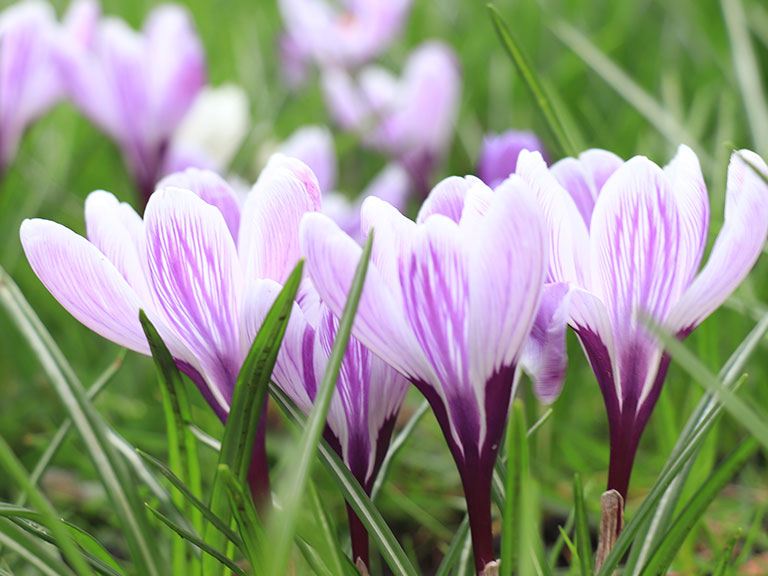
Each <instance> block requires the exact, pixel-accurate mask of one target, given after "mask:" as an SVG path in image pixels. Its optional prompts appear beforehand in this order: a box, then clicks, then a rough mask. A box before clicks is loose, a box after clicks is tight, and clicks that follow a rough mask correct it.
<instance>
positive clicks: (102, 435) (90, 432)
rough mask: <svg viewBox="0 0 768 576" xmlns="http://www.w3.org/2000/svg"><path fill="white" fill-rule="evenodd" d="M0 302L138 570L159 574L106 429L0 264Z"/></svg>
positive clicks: (131, 487) (133, 490)
mask: <svg viewBox="0 0 768 576" xmlns="http://www.w3.org/2000/svg"><path fill="white" fill-rule="evenodd" d="M0 305H2V307H3V308H4V309H5V311H6V312H7V313H8V315H9V316H10V318H11V320H12V322H13V323H14V324H15V325H16V327H17V329H18V330H19V331H20V332H21V334H22V335H23V336H24V338H25V339H26V341H27V343H28V344H29V346H30V347H31V348H32V350H33V352H34V353H35V354H36V356H37V358H38V360H39V361H40V364H41V366H42V368H43V370H44V371H45V373H46V375H47V376H48V378H49V380H50V381H51V384H52V385H53V387H54V389H55V390H56V392H57V394H58V395H59V397H60V399H61V401H62V403H63V404H64V406H65V407H66V409H67V411H68V412H69V416H70V418H71V419H72V422H73V423H74V424H75V427H76V428H77V430H78V432H79V434H80V436H81V438H82V440H83V442H84V443H85V447H86V449H87V452H88V455H89V457H90V459H91V461H92V462H93V465H94V467H95V468H96V471H97V473H98V476H99V479H100V480H101V482H102V485H103V486H104V489H105V491H106V493H107V495H108V496H109V499H110V501H111V503H112V508H113V509H114V511H115V514H116V515H117V519H118V521H119V522H120V525H121V527H122V534H123V535H124V537H125V539H126V542H127V544H128V548H129V549H130V552H131V557H132V558H133V561H134V563H135V564H136V568H137V571H138V572H141V573H142V574H146V575H147V576H160V574H161V572H160V569H159V567H158V563H157V560H156V553H155V550H154V540H153V538H152V536H151V531H150V529H149V523H148V519H147V516H146V514H145V513H144V511H143V509H142V507H141V501H140V500H139V498H138V494H137V493H136V486H135V484H134V482H133V480H132V479H131V477H130V475H129V474H128V472H127V471H126V470H125V467H124V464H123V462H122V460H120V458H119V456H118V455H117V452H116V450H115V448H114V447H113V446H112V443H111V442H110V439H109V432H108V431H109V427H108V426H107V424H106V423H105V422H104V420H103V419H102V418H101V416H100V415H99V414H98V412H96V410H95V408H94V407H93V405H92V404H91V402H90V401H89V400H88V398H87V396H86V393H85V390H84V389H83V385H82V384H81V383H80V381H79V380H78V379H77V377H76V376H75V374H74V371H73V370H72V368H71V367H70V366H69V363H68V362H67V361H66V359H65V358H64V355H63V354H62V353H61V351H60V350H59V348H58V346H57V345H56V343H55V341H54V340H53V338H52V337H51V335H50V334H49V333H48V331H47V330H46V329H45V327H44V326H43V324H42V322H41V321H40V319H39V318H38V317H37V315H36V314H35V312H34V311H33V310H32V308H31V307H30V306H29V303H28V302H27V301H26V299H25V298H24V296H23V295H22V294H21V292H20V291H19V289H18V287H17V286H16V284H15V283H14V282H13V280H12V279H11V278H10V276H8V274H7V273H6V272H5V270H4V269H2V268H0Z"/></svg>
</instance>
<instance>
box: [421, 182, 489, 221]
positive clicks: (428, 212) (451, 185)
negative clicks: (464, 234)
mask: <svg viewBox="0 0 768 576" xmlns="http://www.w3.org/2000/svg"><path fill="white" fill-rule="evenodd" d="M478 182H479V180H478V179H477V178H475V177H474V176H467V177H466V178H460V177H458V176H449V177H448V178H446V179H445V180H443V181H441V182H439V183H438V184H437V186H435V187H434V188H433V189H432V191H431V192H430V193H429V196H427V198H426V200H424V203H423V204H422V205H421V209H420V210H419V215H418V217H417V218H416V222H417V223H419V224H421V223H423V222H425V221H426V220H427V218H429V217H430V216H432V215H433V214H442V215H443V216H446V217H448V218H450V219H451V220H453V221H454V222H456V223H458V222H459V220H461V214H462V212H464V200H465V199H466V197H467V192H468V191H469V189H470V188H472V187H473V186H475V185H476V184H477V183H478Z"/></svg>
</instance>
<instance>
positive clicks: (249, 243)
mask: <svg viewBox="0 0 768 576" xmlns="http://www.w3.org/2000/svg"><path fill="white" fill-rule="evenodd" d="M319 209H320V190H319V187H318V184H317V180H316V179H315V177H314V175H313V174H312V171H311V170H310V169H309V168H308V167H307V166H306V165H304V164H303V163H301V162H299V161H298V160H295V159H293V158H286V157H282V156H279V155H276V156H273V158H272V160H270V162H269V164H268V165H267V167H266V168H265V169H264V171H263V172H262V173H261V176H259V180H258V182H256V184H255V186H254V187H253V190H251V192H250V194H249V195H248V197H247V198H246V200H245V205H244V206H243V214H242V220H241V221H242V223H243V224H242V225H241V227H240V241H239V244H238V246H239V250H240V258H241V261H242V262H243V266H244V270H243V272H244V273H245V277H246V279H248V281H251V280H254V279H256V278H270V279H272V280H275V281H276V282H278V283H283V282H285V280H286V279H287V278H288V275H289V274H290V273H291V271H292V270H293V268H294V266H296V264H297V263H298V261H299V258H300V256H301V251H300V250H299V232H298V231H299V224H300V223H301V218H302V216H304V214H306V213H307V212H314V211H317V210H319Z"/></svg>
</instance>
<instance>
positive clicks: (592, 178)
mask: <svg viewBox="0 0 768 576" xmlns="http://www.w3.org/2000/svg"><path fill="white" fill-rule="evenodd" d="M623 163H624V161H623V160H622V159H621V158H619V157H618V156H616V154H614V153H613V152H608V151H607V150H599V149H592V150H587V151H586V152H582V153H581V154H579V157H578V159H576V158H563V159H562V160H560V161H559V162H556V163H555V164H554V165H553V166H552V168H551V170H552V174H554V176H555V178H557V181H558V182H560V184H561V185H562V186H563V187H564V188H565V189H566V190H567V191H568V193H569V194H570V195H571V198H573V201H574V202H575V203H576V206H577V207H578V209H579V212H580V213H581V216H582V218H583V219H584V222H585V223H586V225H587V227H589V225H590V222H591V220H592V211H593V210H594V208H595V201H596V200H597V196H598V194H600V190H602V188H603V185H604V184H605V183H606V182H607V181H608V178H610V176H611V175H612V174H613V173H614V172H615V171H616V170H618V169H619V167H620V166H621V165H622V164H623Z"/></svg>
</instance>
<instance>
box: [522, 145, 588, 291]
mask: <svg viewBox="0 0 768 576" xmlns="http://www.w3.org/2000/svg"><path fill="white" fill-rule="evenodd" d="M517 175H518V176H520V177H521V178H522V179H523V180H524V181H525V182H526V183H527V184H528V185H529V186H530V187H531V190H532V191H533V193H534V194H535V195H536V198H537V200H538V202H539V205H540V206H541V208H542V210H543V212H544V217H545V218H546V222H547V229H548V230H549V275H548V281H550V282H572V283H575V284H576V285H578V286H589V285H590V275H591V273H592V272H591V270H590V264H589V231H588V230H587V226H586V225H585V223H584V221H583V220H582V219H581V218H580V216H579V212H578V208H577V207H576V204H575V203H574V201H573V199H572V198H571V197H570V195H569V194H568V192H567V191H566V190H565V189H564V188H563V187H562V186H560V185H559V184H558V182H557V180H555V178H554V176H553V175H552V173H551V172H550V171H549V170H548V169H547V165H546V163H545V162H544V159H543V158H542V156H541V154H539V153H538V152H529V151H527V150H523V151H522V152H520V156H519V157H518V159H517Z"/></svg>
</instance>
